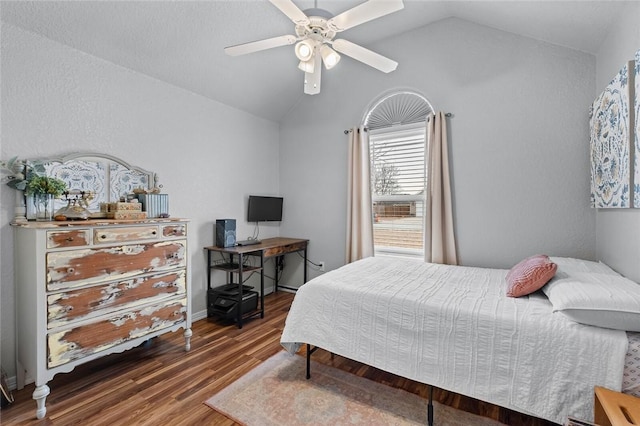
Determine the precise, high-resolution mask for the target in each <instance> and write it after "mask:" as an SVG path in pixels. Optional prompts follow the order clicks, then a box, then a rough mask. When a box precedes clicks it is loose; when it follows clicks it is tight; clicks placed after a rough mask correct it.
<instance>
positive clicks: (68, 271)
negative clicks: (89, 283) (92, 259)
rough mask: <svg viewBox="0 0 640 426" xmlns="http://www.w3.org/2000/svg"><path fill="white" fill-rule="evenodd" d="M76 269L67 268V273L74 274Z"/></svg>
mask: <svg viewBox="0 0 640 426" xmlns="http://www.w3.org/2000/svg"><path fill="white" fill-rule="evenodd" d="M75 271H76V270H75V269H74V268H67V274H73V273H74V272H75Z"/></svg>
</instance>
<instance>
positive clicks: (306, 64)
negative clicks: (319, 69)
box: [298, 58, 316, 73]
mask: <svg viewBox="0 0 640 426" xmlns="http://www.w3.org/2000/svg"><path fill="white" fill-rule="evenodd" d="M298 68H300V69H301V70H302V71H304V72H308V73H313V72H314V71H315V69H316V61H314V58H311V59H309V60H308V61H300V63H299V64H298Z"/></svg>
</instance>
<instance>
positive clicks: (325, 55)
mask: <svg viewBox="0 0 640 426" xmlns="http://www.w3.org/2000/svg"><path fill="white" fill-rule="evenodd" d="M320 55H322V62H324V66H325V68H326V69H328V70H330V69H331V68H333V67H335V66H336V65H337V64H338V62H340V55H338V53H337V52H336V51H335V50H333V49H332V48H330V47H329V46H327V45H326V44H323V45H322V47H321V48H320Z"/></svg>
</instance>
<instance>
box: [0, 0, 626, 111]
mask: <svg viewBox="0 0 640 426" xmlns="http://www.w3.org/2000/svg"><path fill="white" fill-rule="evenodd" d="M382 1H384V0H382ZM294 2H295V3H296V4H297V5H298V7H299V8H300V9H302V10H305V9H308V8H312V7H319V8H321V9H325V10H327V11H329V12H330V13H331V14H333V15H337V14H339V13H341V12H343V11H345V10H348V9H350V8H352V7H354V6H356V5H358V4H360V3H362V0H356V1H354V0H339V1H336V0H316V1H315V2H314V1H312V0H294ZM404 3H405V7H404V9H403V10H401V11H399V12H396V13H394V14H391V15H388V16H385V17H383V18H380V19H377V20H374V21H370V22H368V23H365V24H363V25H360V26H358V27H355V28H352V29H349V30H347V31H345V32H344V33H341V38H345V39H348V40H350V41H352V42H354V43H357V44H360V45H362V46H365V47H367V46H371V45H372V44H374V43H375V42H376V41H378V40H382V39H385V38H387V37H391V36H393V35H396V34H400V33H402V32H405V31H409V30H412V29H415V28H418V27H421V26H424V25H428V24H430V23H432V22H435V21H439V20H441V19H444V18H448V17H457V18H461V19H465V20H468V21H473V22H476V23H479V24H482V25H487V26H490V27H493V28H497V29H500V30H504V31H508V32H512V33H516V34H520V35H523V36H527V37H532V38H535V39H539V40H543V41H546V42H550V43H554V44H558V45H562V46H566V47H570V48H573V49H576V50H580V51H584V52H588V53H596V52H597V51H598V48H599V47H600V45H601V43H602V41H603V40H604V38H605V37H606V36H607V34H608V32H609V28H610V26H611V25H612V23H614V22H615V18H616V17H617V16H618V14H619V13H621V10H622V8H623V6H624V3H625V2H622V1H518V0H512V1H479V0H475V1H419V0H405V1H404ZM0 8H1V9H0V12H1V17H2V21H4V22H8V23H10V24H12V25H16V26H18V27H21V28H23V29H25V30H28V31H31V32H33V33H37V34H40V35H42V36H44V37H47V38H50V39H52V40H55V41H57V42H59V43H62V44H65V45H68V46H71V47H73V48H75V49H78V50H81V51H83V52H86V53H89V54H91V55H94V56H96V57H99V58H103V59H105V60H108V61H110V62H113V63H115V64H118V65H121V66H123V67H126V68H129V69H132V70H135V71H137V72H140V73H143V74H146V75H149V76H152V77H154V78H157V79H159V80H162V81H164V82H167V83H170V84H173V85H175V86H178V87H182V88H184V89H187V90H190V91H192V92H194V93H198V94H200V95H202V96H206V97H208V98H211V99H214V100H217V101H220V102H223V103H225V104H227V105H230V106H233V107H236V108H239V109H242V110H244V111H247V112H249V113H252V114H255V115H257V116H261V117H265V118H268V119H271V120H275V121H279V120H281V119H282V118H283V116H285V114H286V113H287V111H288V110H289V109H290V108H291V107H292V106H293V105H295V104H297V103H298V102H300V99H301V98H302V97H303V96H309V95H304V94H303V90H302V89H303V88H302V72H301V71H300V70H298V69H297V62H298V61H297V59H296V57H295V55H294V52H293V46H284V47H278V48H274V49H271V50H268V51H263V52H257V53H253V54H250V55H245V56H239V57H230V56H227V55H225V54H224V52H223V48H224V47H226V46H230V45H235V44H240V43H244V42H248V41H254V40H259V39H264V38H269V37H275V36H279V35H285V34H295V33H294V30H293V27H294V26H293V23H292V22H291V21H290V20H289V19H288V18H287V17H286V16H285V15H283V14H282V13H281V12H280V11H279V10H278V9H277V8H276V7H274V6H273V5H272V4H271V3H269V2H268V1H266V0H233V1H232V0H217V1H211V0H210V1H197V2H196V1H2V2H1V3H0ZM338 66H339V65H338ZM400 66H402V64H400ZM362 67H363V68H362V72H379V71H376V70H374V69H372V68H369V67H367V66H365V65H362ZM328 73H329V72H326V73H325V76H326V75H327V74H328ZM323 78H327V77H323ZM318 96H322V93H321V94H320V95H318Z"/></svg>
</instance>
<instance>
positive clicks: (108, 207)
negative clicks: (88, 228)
mask: <svg viewBox="0 0 640 426" xmlns="http://www.w3.org/2000/svg"><path fill="white" fill-rule="evenodd" d="M100 211H101V212H103V213H106V215H107V218H109V219H136V220H139V219H146V218H147V212H143V211H142V204H141V203H137V202H135V203H124V202H117V203H102V204H101V205H100Z"/></svg>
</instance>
